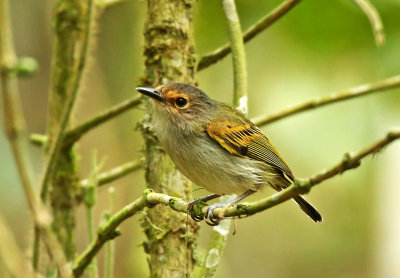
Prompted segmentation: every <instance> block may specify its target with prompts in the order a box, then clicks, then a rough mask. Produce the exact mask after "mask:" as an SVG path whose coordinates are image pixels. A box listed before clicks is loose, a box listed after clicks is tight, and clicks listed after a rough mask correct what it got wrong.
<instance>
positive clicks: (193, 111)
mask: <svg viewBox="0 0 400 278" xmlns="http://www.w3.org/2000/svg"><path fill="white" fill-rule="evenodd" d="M136 90H138V91H139V92H140V93H142V94H144V95H146V96H149V97H150V98H151V99H152V100H153V102H154V104H155V110H154V112H155V114H156V116H157V117H163V118H164V119H167V120H169V121H170V122H171V123H172V124H174V125H177V126H178V127H179V128H180V129H191V128H193V127H195V126H199V125H202V124H204V123H205V122H207V121H209V120H210V118H211V116H212V115H213V114H214V111H215V110H216V109H217V106H218V103H217V102H216V101H215V100H213V99H211V98H209V97H208V96H207V95H206V94H205V93H204V92H203V91H202V90H200V89H198V88H196V87H194V86H192V85H189V84H184V83H168V84H165V85H161V86H158V87H157V88H155V89H153V88H145V87H138V88H136Z"/></svg>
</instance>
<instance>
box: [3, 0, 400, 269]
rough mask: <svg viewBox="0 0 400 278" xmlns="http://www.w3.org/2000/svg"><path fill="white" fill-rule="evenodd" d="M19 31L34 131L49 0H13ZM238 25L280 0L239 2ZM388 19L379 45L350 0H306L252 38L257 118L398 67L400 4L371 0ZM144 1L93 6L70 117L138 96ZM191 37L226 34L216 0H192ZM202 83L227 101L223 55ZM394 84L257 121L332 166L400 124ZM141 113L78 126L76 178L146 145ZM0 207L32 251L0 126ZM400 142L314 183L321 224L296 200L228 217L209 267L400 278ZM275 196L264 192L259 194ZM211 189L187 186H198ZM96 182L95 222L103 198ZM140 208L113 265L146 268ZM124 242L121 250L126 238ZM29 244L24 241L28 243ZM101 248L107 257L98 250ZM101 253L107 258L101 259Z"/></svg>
mask: <svg viewBox="0 0 400 278" xmlns="http://www.w3.org/2000/svg"><path fill="white" fill-rule="evenodd" d="M10 2H11V8H12V17H13V22H12V23H13V30H14V38H15V44H16V48H17V53H18V55H19V56H32V57H34V58H35V59H36V60H37V61H38V63H39V65H40V69H39V71H38V72H37V73H36V74H35V75H34V76H32V77H29V78H21V79H20V89H21V95H22V101H23V108H24V112H25V116H26V118H27V121H28V128H29V132H36V133H44V132H45V126H46V113H47V111H46V104H47V91H48V85H49V66H50V58H51V42H52V34H51V25H52V24H51V16H52V7H53V5H54V2H53V1H34V0H12V1H10ZM236 2H237V5H238V11H239V15H240V19H241V23H242V27H243V29H244V30H245V29H247V28H248V27H249V26H250V25H252V24H253V23H254V22H255V21H257V20H258V19H260V18H261V17H262V16H264V15H265V14H266V13H268V12H269V11H270V10H271V9H273V8H274V7H276V6H277V5H278V4H279V3H280V2H281V1H277V0H274V1H272V0H271V1H259V0H238V1H236ZM372 2H373V3H374V4H375V5H376V7H377V9H378V10H379V12H380V14H381V16H382V20H383V23H384V26H385V33H386V38H387V42H386V44H385V45H384V46H382V47H380V48H377V47H376V45H375V42H374V38H373V36H372V32H371V28H370V24H369V22H368V20H367V18H366V16H365V14H363V12H362V11H361V10H360V9H359V8H358V7H357V6H356V5H355V4H354V3H353V2H352V1H349V0H336V1H327V0H325V1H322V0H305V1H303V2H302V3H300V4H299V5H298V6H297V7H296V8H294V9H293V10H292V11H291V12H290V13H289V14H288V15H286V16H284V17H283V18H282V19H281V20H280V21H278V22H277V23H276V24H274V25H273V26H271V27H270V28H269V29H267V30H266V31H264V32H263V33H262V34H260V35H259V36H258V37H256V38H255V39H254V40H252V41H251V42H249V43H247V44H246V54H247V66H248V75H249V114H250V116H251V117H253V116H257V115H261V114H267V113H271V112H276V111H279V110H280V109H283V108H286V107H288V106H291V105H294V104H297V103H300V102H302V101H305V100H308V99H311V98H317V97H320V96H325V95H327V94H329V93H331V92H335V91H339V90H343V89H347V88H350V87H354V86H356V85H360V84H364V83H368V82H373V81H378V80H380V79H383V78H386V77H390V76H393V75H396V74H399V73H400V16H399V15H400V4H399V2H398V1H396V0H379V1H377V0H376V1H372ZM145 13H146V1H138V0H126V1H122V2H121V3H120V4H116V5H114V6H112V7H109V8H107V9H106V10H104V11H103V12H102V13H100V14H99V15H98V24H97V28H96V35H95V40H94V41H93V43H92V45H93V48H92V50H91V53H90V59H89V60H90V62H89V66H88V70H87V71H86V73H87V74H86V77H85V80H84V84H85V85H84V87H83V90H82V92H81V96H80V98H79V100H78V103H77V106H76V113H75V122H76V123H78V122H81V121H82V120H84V119H87V118H89V117H91V116H92V115H94V114H96V113H98V112H100V111H102V110H104V109H106V108H107V107H110V106H111V105H113V104H117V103H119V102H121V101H123V100H125V99H127V98H129V97H131V96H132V95H134V94H136V92H135V90H134V88H135V86H136V85H137V84H138V80H139V78H140V77H141V74H142V72H143V57H142V44H143V38H142V30H143V23H144V19H145ZM194 38H195V43H196V50H197V53H198V55H202V54H206V53H208V52H209V51H212V50H214V49H215V48H217V47H219V46H221V45H223V44H225V43H226V42H227V40H228V38H227V27H226V24H225V20H224V16H223V14H222V8H221V5H220V1H215V0H199V1H198V3H197V4H196V8H195V16H194ZM197 80H198V84H199V87H200V88H202V89H203V90H204V91H205V92H207V93H208V94H209V95H210V96H212V97H213V98H216V99H218V100H221V101H224V102H227V103H231V102H232V88H233V85H232V84H233V80H232V66H231V56H228V57H227V58H225V59H224V60H223V61H222V62H219V63H218V64H216V65H214V66H212V67H210V68H209V69H207V70H204V71H201V72H200V73H198V75H197ZM399 108H400V90H399V89H396V90H391V91H387V92H382V93H375V94H373V95H370V96H367V97H363V98H360V99H355V100H350V101H347V102H343V103H338V104H334V105H330V106H328V107H324V108H321V109H319V110H316V111H310V112H306V113H303V114H300V115H297V116H294V117H290V118H287V119H285V120H282V121H279V122H276V123H273V124H271V125H268V126H265V127H263V128H262V130H263V131H264V132H265V133H266V134H267V135H268V136H269V137H270V139H271V140H272V141H273V142H274V144H275V145H276V146H277V147H278V149H279V150H280V152H281V154H282V155H283V156H284V157H285V160H286V161H287V162H288V164H289V165H290V166H291V168H292V170H293V172H294V174H295V175H296V176H298V177H307V176H309V175H311V174H313V173H315V172H317V171H320V170H322V169H324V168H327V167H329V166H332V165H333V164H334V163H336V162H337V161H339V160H340V159H341V157H342V155H343V153H345V152H347V151H352V150H354V151H356V150H359V149H361V148H362V147H363V146H366V145H368V144H370V143H372V142H374V141H376V140H377V139H379V138H381V137H383V136H384V135H385V134H386V132H387V130H388V129H390V128H392V127H395V126H397V127H399V126H400V124H399V122H400V121H399V120H400V109H399ZM142 114H143V111H141V109H136V110H133V111H130V112H128V113H125V114H123V115H122V116H120V117H118V118H116V119H115V120H113V121H111V122H108V123H107V124H105V125H103V126H101V127H100V128H97V129H96V130H94V131H93V132H91V133H90V134H88V135H86V136H85V137H84V138H83V139H82V140H81V142H80V143H79V147H78V148H77V149H78V152H79V156H80V159H79V163H80V173H81V177H82V178H84V177H86V176H87V175H88V173H89V171H90V163H91V157H92V154H93V151H94V150H95V149H97V150H98V156H99V157H100V158H106V163H105V166H104V168H103V169H104V170H107V169H111V168H113V167H115V166H117V165H119V164H122V163H124V162H128V161H130V160H133V159H134V158H137V157H139V156H140V155H141V150H142V138H141V136H140V134H139V132H138V131H136V130H135V126H136V122H137V120H138V119H140V117H141V115H142ZM31 153H32V163H33V165H34V171H33V177H34V178H35V180H38V178H39V176H40V172H41V168H42V164H43V157H42V150H40V149H38V148H36V147H31ZM0 154H1V155H0V166H1V169H2V170H1V174H0V209H1V213H2V214H4V215H5V216H6V218H7V220H8V222H9V224H10V226H11V227H12V230H13V231H14V233H15V236H16V238H17V240H18V243H19V245H20V246H21V247H22V248H25V250H27V249H29V248H30V247H29V242H30V241H31V238H32V228H31V221H30V220H29V213H28V209H27V207H26V202H25V199H24V195H23V192H22V190H21V185H20V182H19V179H18V177H17V173H16V170H15V166H14V162H13V158H12V156H11V153H10V150H9V145H8V143H7V141H6V138H5V136H4V134H3V133H2V131H1V133H0ZM399 165H400V144H399V142H397V143H395V144H393V145H392V146H390V147H389V148H387V149H385V150H384V151H382V152H381V153H380V154H379V155H377V156H374V157H369V158H367V159H366V160H365V161H364V162H363V164H362V166H361V167H360V168H358V169H357V170H353V171H349V172H346V173H345V174H344V175H343V176H338V177H335V178H333V179H331V180H329V181H327V182H325V183H323V184H322V185H320V186H318V187H316V188H315V189H313V190H312V191H311V193H310V194H309V196H308V199H309V200H311V201H312V203H313V204H314V205H315V206H316V207H317V208H318V209H319V211H320V212H321V213H322V214H323V216H324V219H325V222H323V223H322V224H315V223H313V222H312V221H310V220H309V219H308V218H307V217H306V216H305V215H304V214H303V213H301V211H300V210H299V209H298V208H297V207H296V206H295V205H294V204H293V203H291V202H287V203H285V204H282V205H280V206H278V207H275V208H273V209H271V210H268V211H265V212H263V213H261V214H258V215H255V216H252V217H249V218H247V219H241V220H240V221H236V229H237V234H236V235H235V236H231V235H230V236H229V240H228V244H227V247H226V251H225V253H224V257H223V259H222V261H221V265H220V267H219V270H218V272H217V277H400V268H399V267H398V261H399V258H400V237H399V236H398V235H399V234H400V206H399V205H398V204H399V202H398V199H399V196H400V166H399ZM112 185H113V186H114V187H115V188H116V194H117V202H116V209H119V208H121V207H123V206H124V205H126V204H128V203H129V202H131V201H132V200H134V199H136V198H137V197H138V196H140V194H141V192H142V190H143V188H144V187H145V185H144V178H143V172H142V171H138V172H136V173H134V174H131V175H129V176H127V177H125V178H123V179H121V180H119V181H118V182H115V183H114V184H112ZM269 193H271V191H269V190H264V191H262V192H260V193H258V194H257V195H256V196H254V197H253V199H257V198H261V197H262V196H265V195H267V194H269ZM204 194H206V192H205V191H199V192H195V195H196V196H197V195H204ZM107 203H108V193H107V189H106V188H101V189H100V190H99V198H98V205H97V209H96V215H97V219H100V216H101V214H102V212H103V211H104V209H106V208H107ZM84 215H85V214H84V209H83V208H82V207H81V208H80V209H79V211H78V215H77V225H78V227H77V233H78V237H77V240H78V250H79V251H80V250H83V248H84V247H85V246H86V244H87V239H86V230H85V229H86V227H85V218H84ZM139 219H140V216H136V217H133V218H132V219H130V220H129V221H127V222H125V223H124V224H123V225H122V226H121V230H122V233H123V235H122V236H121V237H119V238H118V239H116V276H115V277H145V276H147V275H148V270H147V262H146V257H145V255H144V253H143V248H142V246H141V243H142V241H143V239H144V236H143V234H142V232H141V228H140V224H139ZM201 226H202V230H201V239H200V241H199V245H200V247H199V249H200V250H202V249H206V248H207V243H208V235H209V233H210V231H211V227H209V226H207V225H205V224H204V223H202V224H201ZM128 247H129V248H128ZM26 253H27V254H29V250H28V251H27V252H26ZM101 256H102V254H101ZM99 263H100V264H102V259H101V257H100V260H99Z"/></svg>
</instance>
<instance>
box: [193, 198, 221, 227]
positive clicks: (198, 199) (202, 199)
mask: <svg viewBox="0 0 400 278" xmlns="http://www.w3.org/2000/svg"><path fill="white" fill-rule="evenodd" d="M219 196H221V195H218V194H210V195H207V196H204V197H200V198H197V199H194V200H193V201H191V202H190V203H189V204H188V214H189V215H190V217H192V219H193V220H194V221H197V222H199V221H201V220H203V219H204V217H199V216H197V215H196V213H195V212H194V210H193V208H194V206H195V204H196V203H198V202H203V203H206V202H208V201H210V200H212V199H215V198H218V197H219Z"/></svg>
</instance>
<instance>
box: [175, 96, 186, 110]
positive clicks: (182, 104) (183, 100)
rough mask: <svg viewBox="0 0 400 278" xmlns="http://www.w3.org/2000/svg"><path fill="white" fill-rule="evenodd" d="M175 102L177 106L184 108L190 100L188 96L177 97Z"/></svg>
mask: <svg viewBox="0 0 400 278" xmlns="http://www.w3.org/2000/svg"><path fill="white" fill-rule="evenodd" d="M175 104H176V106H178V107H180V108H183V107H185V106H186V105H187V104H188V101H187V99H186V98H183V97H177V98H176V99H175Z"/></svg>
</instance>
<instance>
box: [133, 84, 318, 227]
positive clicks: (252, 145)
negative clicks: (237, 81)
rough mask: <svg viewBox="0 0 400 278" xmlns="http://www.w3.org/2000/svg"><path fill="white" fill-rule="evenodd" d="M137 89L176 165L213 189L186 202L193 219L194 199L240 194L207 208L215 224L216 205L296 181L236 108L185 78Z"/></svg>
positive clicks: (307, 207)
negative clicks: (150, 106)
mask: <svg viewBox="0 0 400 278" xmlns="http://www.w3.org/2000/svg"><path fill="white" fill-rule="evenodd" d="M136 90H137V91H139V92H140V93H142V94H143V95H146V96H148V97H150V98H151V99H152V100H153V103H154V105H153V109H152V110H153V111H152V126H153V129H154V131H155V133H156V136H157V138H158V140H159V142H160V144H161V146H162V147H163V149H164V150H165V151H166V152H167V154H168V155H169V156H170V158H171V160H172V161H173V162H174V164H175V165H176V167H177V169H178V170H179V171H180V172H181V173H182V174H183V175H185V176H186V177H187V178H188V179H189V180H191V181H192V182H193V183H195V184H197V185H198V186H200V187H203V188H204V189H206V190H208V191H210V192H211V193H212V194H210V195H207V196H204V197H202V198H199V199H195V200H193V201H192V202H191V203H190V204H189V214H190V215H191V217H192V219H193V220H195V221H201V220H203V218H201V217H199V216H196V215H195V214H194V213H193V211H191V209H193V205H194V203H195V202H196V201H199V200H200V201H203V202H207V201H209V200H212V199H214V198H217V197H219V196H223V195H230V194H237V195H239V196H238V197H237V198H236V199H234V200H233V201H231V202H229V203H227V204H224V203H215V204H213V205H211V206H209V207H208V210H207V214H206V218H208V220H209V221H207V223H208V224H210V225H218V223H219V219H215V218H214V217H213V210H214V209H215V208H221V207H222V208H223V210H225V209H226V208H227V207H229V206H230V205H232V204H235V203H237V202H239V201H241V200H243V199H244V198H246V197H247V196H249V195H251V194H253V193H255V192H257V191H258V190H259V189H260V188H262V187H264V186H270V187H272V188H273V189H274V190H276V191H281V190H283V189H284V188H286V187H288V186H289V185H290V184H291V183H292V182H293V181H294V175H293V173H292V171H291V170H290V168H289V166H288V165H287V164H286V162H285V161H284V160H283V158H282V156H281V155H280V154H279V152H278V150H277V149H276V148H275V146H274V145H273V144H272V142H271V141H270V140H269V139H268V137H267V136H265V135H264V134H263V132H262V131H261V130H260V129H259V128H258V127H257V126H256V125H255V124H254V123H252V122H251V121H250V120H249V119H248V118H246V116H245V115H244V114H243V113H241V112H240V111H238V110H237V109H234V108H232V107H231V106H229V105H227V104H224V103H222V102H219V101H217V100H214V99H212V98H210V97H209V96H208V95H207V94H206V93H204V92H203V91H202V90H201V89H199V88H197V87H195V86H192V85H190V84H185V83H167V84H163V85H160V86H158V87H156V88H147V87H137V88H136ZM293 200H294V201H295V202H296V203H297V204H298V205H299V206H300V208H301V209H302V210H303V211H304V212H305V213H306V214H307V215H308V216H309V217H310V218H311V219H312V220H314V221H315V222H321V221H322V216H321V214H320V213H319V212H318V211H317V210H316V209H315V208H314V207H313V206H312V205H311V204H310V203H309V202H308V201H307V200H306V199H305V198H304V197H302V196H300V195H298V196H296V197H294V198H293Z"/></svg>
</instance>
